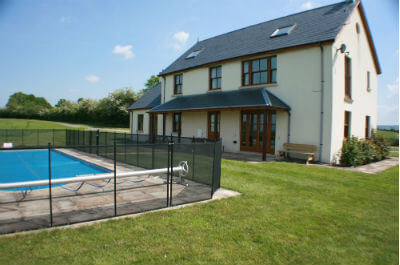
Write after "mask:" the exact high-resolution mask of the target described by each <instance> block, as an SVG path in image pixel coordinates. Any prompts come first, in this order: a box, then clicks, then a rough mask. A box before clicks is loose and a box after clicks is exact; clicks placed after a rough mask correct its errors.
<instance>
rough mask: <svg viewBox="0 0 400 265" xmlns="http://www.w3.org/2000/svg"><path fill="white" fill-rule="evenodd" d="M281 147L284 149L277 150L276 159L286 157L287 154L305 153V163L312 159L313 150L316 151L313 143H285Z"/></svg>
mask: <svg viewBox="0 0 400 265" xmlns="http://www.w3.org/2000/svg"><path fill="white" fill-rule="evenodd" d="M283 148H284V149H285V150H279V152H278V159H281V158H282V157H285V158H286V157H287V155H288V154H297V155H305V156H307V161H306V164H307V165H308V163H309V162H310V161H312V160H314V157H315V151H317V147H316V146H315V145H309V144H291V143H285V144H283Z"/></svg>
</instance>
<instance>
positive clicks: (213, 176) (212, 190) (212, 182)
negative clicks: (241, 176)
mask: <svg viewBox="0 0 400 265" xmlns="http://www.w3.org/2000/svg"><path fill="white" fill-rule="evenodd" d="M216 145H217V141H214V154H213V167H212V179H211V198H212V196H213V194H214V179H215V154H216V152H215V149H216Z"/></svg>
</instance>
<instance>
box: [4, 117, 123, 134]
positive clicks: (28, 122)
mask: <svg viewBox="0 0 400 265" xmlns="http://www.w3.org/2000/svg"><path fill="white" fill-rule="evenodd" d="M61 123H64V124H71V125H75V126H67V125H64V124H61ZM89 127H95V128H102V129H120V130H126V131H129V128H127V127H121V125H119V126H113V125H107V124H84V123H70V122H68V123H67V122H53V121H43V120H32V119H11V118H0V129H90V128H89Z"/></svg>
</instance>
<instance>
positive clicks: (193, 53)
mask: <svg viewBox="0 0 400 265" xmlns="http://www.w3.org/2000/svg"><path fill="white" fill-rule="evenodd" d="M202 51H203V50H202V49H201V50H197V51H193V52H191V53H190V54H189V55H188V56H186V59H191V58H194V57H196V56H197V55H199V54H200V53H201V52H202Z"/></svg>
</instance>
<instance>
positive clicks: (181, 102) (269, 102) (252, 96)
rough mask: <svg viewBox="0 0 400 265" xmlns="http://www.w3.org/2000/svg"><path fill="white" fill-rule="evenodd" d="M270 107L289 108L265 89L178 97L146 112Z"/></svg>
mask: <svg viewBox="0 0 400 265" xmlns="http://www.w3.org/2000/svg"><path fill="white" fill-rule="evenodd" d="M249 107H271V108H276V109H282V110H290V107H289V106H288V105H287V104H286V103H284V102H283V101H282V100H280V99H279V98H278V97H276V96H275V95H274V94H272V93H271V92H269V91H268V90H267V89H266V88H247V89H239V90H230V91H218V92H209V93H204V94H197V95H187V96H179V97H176V98H174V99H171V100H169V101H167V102H166V103H164V104H161V105H159V106H157V107H155V108H153V109H151V110H149V111H148V112H172V111H185V110H205V109H231V108H237V109H240V108H249Z"/></svg>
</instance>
